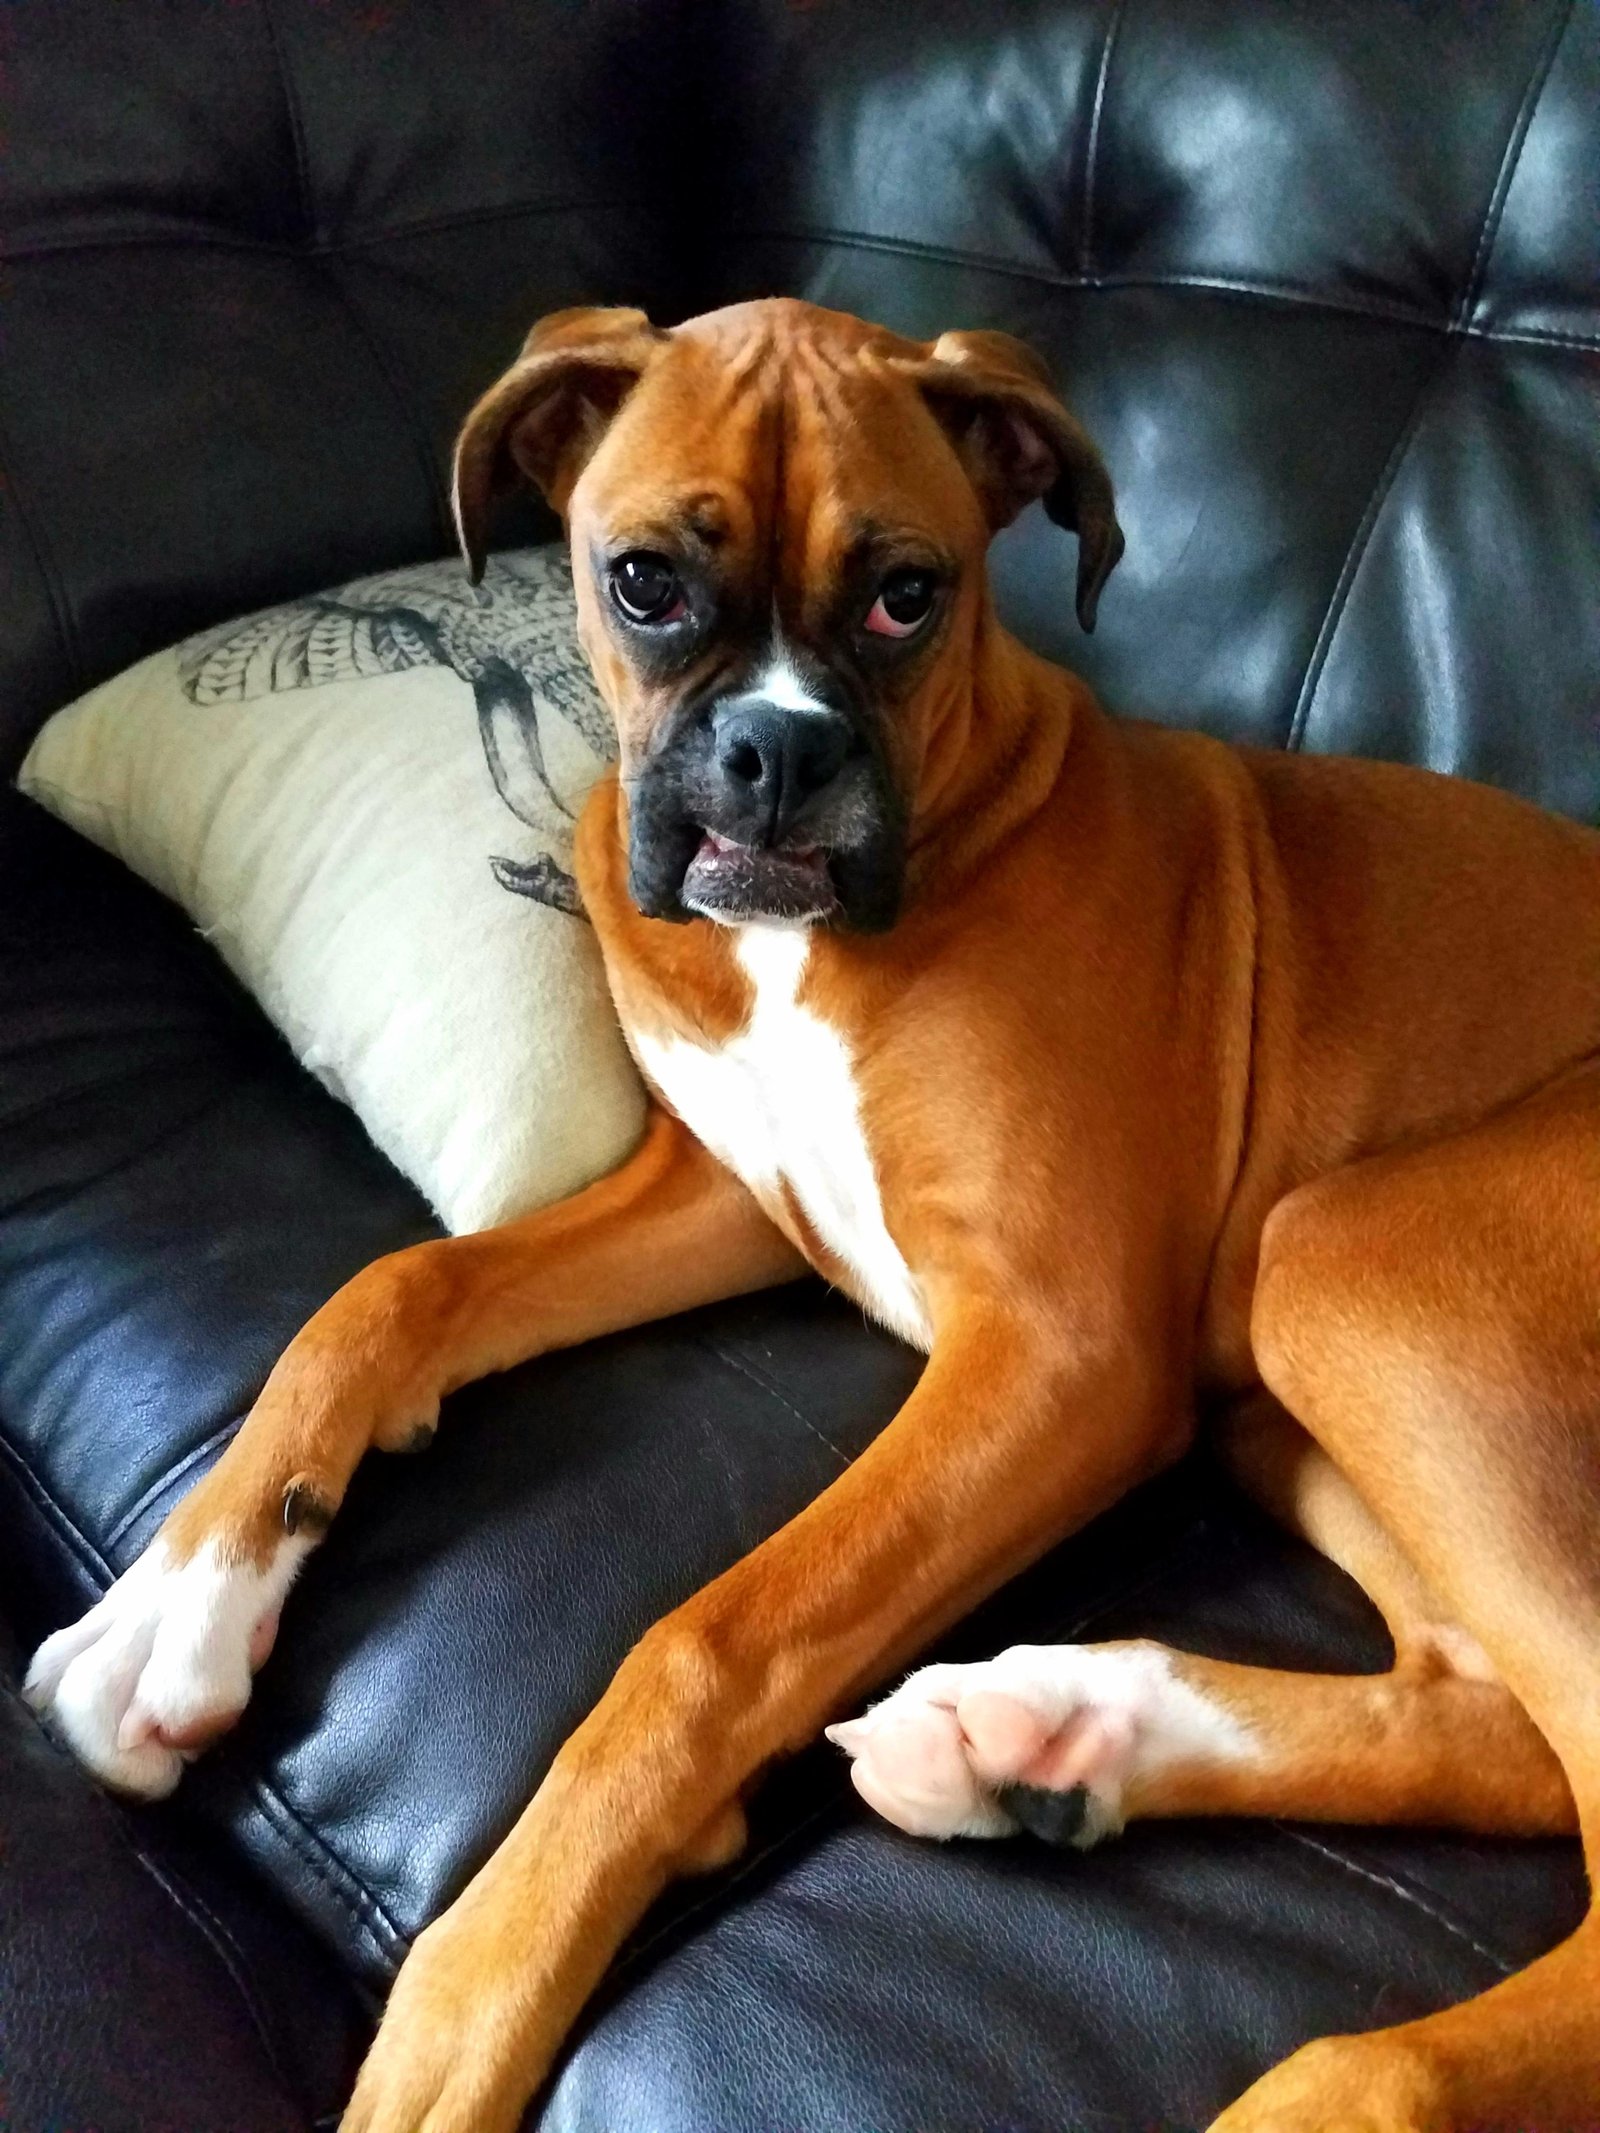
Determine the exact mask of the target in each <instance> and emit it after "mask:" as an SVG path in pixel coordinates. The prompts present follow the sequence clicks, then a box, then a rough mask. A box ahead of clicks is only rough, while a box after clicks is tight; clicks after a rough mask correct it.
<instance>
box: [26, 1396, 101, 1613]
mask: <svg viewBox="0 0 1600 2133" xmlns="http://www.w3.org/2000/svg"><path fill="white" fill-rule="evenodd" d="M0 1458H3V1459H4V1460H5V1461H6V1463H7V1464H8V1465H9V1466H10V1468H11V1470H12V1472H13V1473H14V1474H16V1475H17V1476H18V1477H19V1478H20V1480H21V1481H22V1482H23V1484H24V1486H25V1488H26V1490H27V1492H28V1494H29V1495H30V1496H32V1498H33V1500H34V1503H35V1505H36V1506H37V1508H38V1509H39V1510H41V1511H42V1512H43V1513H44V1515H45V1517H46V1519H47V1520H48V1521H49V1522H50V1523H52V1524H53V1525H55V1526H56V1527H57V1529H58V1530H59V1531H60V1532H62V1533H64V1534H65V1535H66V1537H67V1540H68V1541H69V1542H70V1543H71V1544H72V1546H73V1547H74V1549H75V1551H76V1553H77V1555H78V1557H79V1560H80V1563H81V1565H82V1567H83V1568H84V1569H85V1570H87V1571H88V1572H89V1573H90V1574H91V1576H98V1577H102V1578H104V1580H105V1583H106V1585H107V1586H109V1585H111V1584H113V1583H114V1582H115V1579H116V1572H115V1571H114V1570H113V1569H112V1567H111V1565H110V1563H108V1562H107V1561H106V1558H105V1557H104V1556H103V1555H102V1554H101V1553H100V1550H99V1549H98V1548H97V1547H96V1546H95V1544H94V1542H93V1541H91V1540H90V1538H89V1536H88V1535H87V1534H86V1533H85V1532H84V1531H83V1530H82V1529H81V1527H79V1525H78V1524H77V1522H76V1521H75V1520H74V1519H73V1518H72V1517H70V1516H69V1514H68V1513H67V1512H66V1510H64V1509H63V1507H62V1506H61V1505H60V1504H58V1503H57V1502H56V1500H55V1498H54V1496H52V1495H51V1493H50V1491H49V1490H48V1489H47V1488H46V1487H45V1486H44V1483H43V1482H42V1481H41V1480H40V1479H39V1477H38V1475H37V1474H36V1473H35V1472H34V1471H33V1468H32V1466H31V1465H30V1464H29V1462H28V1461H27V1460H26V1459H25V1458H24V1457H23V1455H22V1453H21V1451H20V1450H19V1449H18V1447H17V1446H16V1445H15V1444H14V1443H13V1442H12V1441H11V1439H10V1437H9V1436H7V1435H6V1434H5V1432H4V1431H3V1430H0ZM96 1597H97V1599H103V1598H104V1597H105V1592H104V1588H102V1590H101V1591H100V1593H98V1594H97V1595H96Z"/></svg>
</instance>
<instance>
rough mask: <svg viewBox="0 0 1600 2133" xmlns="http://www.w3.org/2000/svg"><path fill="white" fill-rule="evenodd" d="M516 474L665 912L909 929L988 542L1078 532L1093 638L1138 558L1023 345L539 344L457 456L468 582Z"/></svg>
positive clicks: (580, 327) (626, 327)
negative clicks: (1031, 520)
mask: <svg viewBox="0 0 1600 2133" xmlns="http://www.w3.org/2000/svg"><path fill="white" fill-rule="evenodd" d="M519 472H520V473H521V474H522V475H524V476H526V477H527V478H528V479H529V480H531V481H532V482H534V483H536V484H537V486H538V487H539V488H540V489H542V490H543V492H544V494H545V495H546V496H547V497H548V498H549V500H550V502H551V503H552V504H553V505H554V507H555V508H556V510H557V511H558V512H560V513H561V515H562V517H563V519H564V520H565V522H566V525H567V531H568V536H569V539H570V541H571V545H572V562H573V575H574V579H575V582H576V585H577V596H578V614H579V627H580V631H581V634H582V637H583V643H584V647H585V650H586V651H587V653H588V656H589V659H590V662H591V664H592V666H593V668H594V672H595V677H596V680H597V681H598V683H599V686H600V689H601V691H602V693H603V695H604V696H605V698H606V701H607V703H608V704H609V706H610V708H611V711H612V714H613V716H614V717H615V719H616V724H617V735H618V740H619V743H620V749H621V760H622V776H623V780H624V785H625V788H626V792H627V796H628V823H629V855H628V857H629V883H630V888H631V891H632V894H633V897H634V899H635V901H636V902H637V904H638V906H639V909H640V910H641V911H643V912H645V913H646V914H647V915H649V916H651V917H656V918H667V919H684V918H689V917H691V916H694V915H696V914H699V915H701V916H704V917H707V918H712V919H717V920H719V921H722V922H724V923H737V922H740V921H744V920H750V919H756V920H761V919H765V920H769V921H773V920H776V921H789V922H800V923H805V922H811V921H817V920H821V921H826V922H829V923H833V924H837V925H843V926H850V927H855V928H859V929H863V930H875V929H881V928H883V927H885V926H888V925H890V924H891V923H892V922H893V920H894V917H895V914H896V912H897V910H898V908H899V902H900V893H901V884H902V877H903V874H904V869H905V855H906V849H907V843H908V839H909V838H910V837H911V836H912V835H913V834H914V832H915V827H916V822H917V817H918V810H919V804H920V802H921V800H922V798H923V795H924V792H925V788H926V786H927V784H928V781H929V780H930V778H932V777H934V776H935V774H936V766H937V765H938V763H939V760H940V756H941V751H942V752H944V753H948V750H949V748H950V746H951V745H954V743H953V741H952V736H955V735H959V734H961V733H964V732H965V730H966V727H965V723H964V722H965V721H966V720H967V719H969V718H970V716H971V715H972V701H971V694H972V692H971V680H972V675H973V671H974V666H975V661H976V654H977V649H978V647H977V635H978V632H979V630H980V629H981V628H983V627H984V626H986V617H987V592H986V588H985V582H984V552H985V550H986V548H987V546H988V542H989V538H990V536H991V535H992V534H993V533H994V531H995V530H996V528H997V527H1000V526H1003V525H1005V524H1006V523H1007V522H1008V521H1009V520H1010V519H1012V518H1014V517H1015V516H1016V514H1017V513H1018V512H1019V511H1020V510H1022V508H1023V507H1024V506H1025V505H1026V504H1028V503H1030V502H1032V501H1033V500H1034V499H1035V498H1036V497H1042V498H1043V500H1044V504H1045V508H1046V510H1047V511H1048V512H1049V513H1050V516H1051V517H1052V518H1053V519H1055V520H1056V521H1057V523H1058V524H1060V525H1063V526H1067V527H1070V528H1072V529H1074V530H1075V531H1076V533H1077V535H1078V589H1077V607H1078V616H1079V619H1080V621H1081V622H1082V624H1083V627H1084V628H1085V629H1092V628H1093V626H1094V612H1095V603H1096V601H1097V600H1098V598H1099V595H1100V589H1101V587H1102V586H1103V585H1104V583H1105V581H1106V578H1107V577H1108V576H1109V575H1110V572H1111V570H1112V569H1113V567H1114V566H1115V564H1116V561H1117V558H1118V556H1119V555H1120V554H1121V552H1122V533H1121V529H1120V528H1119V527H1118V525H1117V520H1116V512H1115V508H1114V505H1113V499H1112V493H1111V483H1110V480H1109V478H1108V476H1107V474H1106V471H1105V468H1104V466H1103V464H1102V463H1101V460H1100V457H1099V455H1098V453H1097V452H1096V451H1095V449H1094V447H1093V445H1092V444H1091V443H1090V442H1089V440H1088V438H1087V437H1086V436H1085V435H1084V433H1083V431H1082V430H1081V429H1080V428H1079V427H1078V425H1077V423H1076V422H1074V420H1073V419H1072V417H1071V416H1070V415H1069V414H1068V413H1067V411H1066V409H1065V408H1064V407H1063V406H1062V405H1061V402H1060V401H1059V400H1058V399H1057V398H1056V395H1055V393H1054V392H1053V390H1052V388H1051V385H1050V381H1049V379H1048V377H1047V375H1046V373H1045V371H1044V369H1043V366H1042V365H1041V364H1040V362H1039V361H1038V359H1037V358H1036V357H1035V356H1034V355H1033V354H1032V353H1031V351H1030V350H1029V349H1027V348H1026V347H1024V346H1023V344H1022V343H1021V342H1020V341H1014V340H1012V339H1011V338H1010V337H1009V336H1008V335H1006V334H1000V333H946V334H942V335H941V336H940V337H939V339H938V340H937V341H934V342H931V343H922V342H916V341H908V340H902V339H901V338H899V336H897V335H895V334H892V333H888V332H885V331H884V330H882V329H881V328H879V327H875V326H868V325H864V324H863V323H862V322H861V321H860V320H859V319H854V318H847V317H845V316H843V315H841V314H840V313H838V312H832V311H823V310H819V309H818V308H816V307H815V306H814V305H810V304H802V303H796V302H791V301H788V300H773V301H769V302H762V303H753V304H742V305H738V306H735V307H734V308H732V309H729V310H726V311H718V312H712V313H710V314H708V315H707V316H706V317H704V318H698V319H692V320H690V321H689V323H688V324H686V325H683V326H679V327H677V328H675V329H674V330H672V331H670V332H664V331H661V330H659V329H658V328H656V327H653V326H652V325H651V324H650V323H649V321H648V320H647V319H646V318H645V317H644V315H643V313H641V312H638V311H563V312H558V313H556V314H555V315H554V316H553V317H550V318H546V319H543V320H541V321H540V323H539V324H538V325H537V326H535V327H534V329H533V331H532V333H531V334H530V335H529V336H528V340H527V343H526V345H525V346H524V348H523V351H522V354H521V356H520V358H519V359H518V361H517V362H516V363H515V364H514V365H513V366H512V368H511V369H510V370H509V371H508V372H507V373H506V375H505V376H504V377H503V378H501V379H500V380H499V382H498V383H497V384H496V385H494V386H493V387H492V388H491V389H490V391H489V392H488V393H486V394H485V396H484V397H483V399H482V400H481V401H479V403H478V405H477V406H476V407H475V408H474V409H473V411H472V413H471V414H470V415H469V416H468V418H467V422H466V425H465V427H464V428H463V430H462V433H461V437H460V441H459V443H458V445H457V448H456V466H455V504H456V519H457V525H458V528H459V530H460V535H461V543H462V547H463V549H464V550H465V552H466V555H467V558H468V561H469V563H470V565H471V567H472V570H473V573H474V575H475V576H476V574H477V573H478V572H479V570H481V567H482V562H483V553H484V545H485V539H486V522H487V518H488V513H489V509H490V506H491V504H492V501H493V498H494V496H495V494H496V492H497V491H498V490H500V489H501V488H503V487H505V486H508V485H509V484H510V483H511V482H513V481H514V480H515V478H516V476H517V475H518V473H519Z"/></svg>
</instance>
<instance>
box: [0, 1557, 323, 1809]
mask: <svg viewBox="0 0 1600 2133" xmlns="http://www.w3.org/2000/svg"><path fill="white" fill-rule="evenodd" d="M306 1546H307V1544H306V1543H305V1542H303V1541H294V1540H288V1539H285V1540H283V1541H281V1542H280V1543H279V1545H278V1549H277V1552H276V1554H275V1555H274V1557H273V1560H272V1561H271V1563H269V1564H268V1566H267V1568H266V1569H265V1570H262V1569H259V1568H257V1567H256V1566H255V1565H254V1564H253V1563H249V1562H237V1563H227V1562H224V1561H222V1560H221V1559H220V1557H219V1554H218V1551H217V1549H216V1547H215V1545H214V1544H208V1545H207V1546H206V1547H203V1548H201V1549H200V1550H198V1551H197V1553H196V1554H195V1555H194V1556H192V1557H191V1558H190V1559H189V1561H187V1562H186V1563H182V1564H175V1563H173V1562H172V1560H171V1559H170V1557H169V1555H168V1553H167V1550H166V1548H165V1546H164V1545H163V1543H162V1542H160V1541H159V1540H158V1541H156V1542H155V1543H154V1545H153V1546H151V1547H150V1548H149V1549H147V1550H146V1552H145V1553H144V1554H143V1555H142V1556H140V1558H139V1560H138V1561H137V1562H136V1563H135V1564H134V1565H133V1567H132V1568H131V1569H130V1570H127V1571H125V1572H124V1573H123V1575H122V1576H121V1577H120V1578H118V1579H117V1581H116V1583H115V1584H114V1585H113V1586H112V1587H111V1589H110V1590H109V1591H108V1592H107V1593H106V1595H105V1597H104V1598H103V1599H102V1600H101V1601H100V1602H99V1603H98V1604H97V1605H96V1606H94V1607H92V1608H90V1610H89V1612H88V1613H87V1614H86V1615H85V1616H84V1617H83V1618H82V1620H81V1621H78V1622H74V1623H72V1624H71V1625H70V1626H69V1627H68V1628H66V1629H63V1630H58V1631H57V1632H56V1634H55V1635H54V1636H53V1637H50V1638H48V1639H47V1640H46V1641H45V1642H44V1643H43V1644H42V1645H40V1647H39V1649H38V1651H37V1652H36V1653H35V1654H34V1659H33V1664H32V1666H31V1667H30V1668H29V1669H28V1678H27V1680H26V1682H25V1683H24V1685H23V1693H24V1694H25V1695H26V1697H27V1699H28V1702H29V1703H30V1704H31V1705H32V1706H33V1708H34V1709H35V1710H36V1711H38V1712H39V1713H40V1715H41V1716H43V1717H45V1718H48V1719H49V1721H50V1722H51V1724H52V1725H53V1727H54V1728H55V1730H56V1731H57V1732H58V1733H59V1734H60V1735H61V1736H62V1738H63V1739H64V1740H65V1741H66V1743H67V1745H68V1746H69V1747H70V1748H71V1749H72V1751H73V1753H74V1754H75V1755H76V1756H77V1757H78V1759H79V1760H80V1762H83V1763H85V1764H87V1765H88V1767H89V1768H90V1769H91V1770H92V1771H94V1773H95V1774H96V1776H97V1777H99V1778H100V1779H101V1780H102V1781H103V1782H104V1783H105V1784H107V1785H110V1786H112V1787H114V1788H115V1789H116V1790H117V1791H119V1792H130V1793H136V1794H138V1795H140V1796H141V1797H143V1798H145V1799H159V1798H160V1797H161V1796H162V1795H163V1794H165V1793H168V1792H170V1791H171V1790H172V1788H173V1786H174V1785H176V1784H177V1782H178V1779H179V1777H180V1776H181V1775H182V1772H183V1766H184V1764H185V1763H186V1762H188V1761H189V1760H191V1758H192V1757H193V1756H195V1755H196V1754H198V1753H199V1751H200V1750H201V1749H202V1748H203V1747H205V1746H207V1745H208V1744H209V1743H210V1742H211V1741H212V1740H214V1739H215V1738H216V1737H217V1735H218V1734H219V1733H223V1732H225V1731H226V1730H227V1728H228V1727H229V1726H231V1725H232V1724H233V1723H234V1722H235V1720H236V1719H237V1718H238V1717H239V1715H240V1713H241V1712H242V1711H243V1710H244V1707H245V1705H246V1704H247V1703H248V1702H249V1700H250V1680H251V1675H252V1674H253V1672H254V1670H255V1669H256V1667H258V1666H260V1665H261V1664H262V1663H263V1662H264V1660H265V1659H266V1656H267V1654H268V1653H269V1652H270V1651H271V1649H272V1641H273V1638H274V1636H275V1635H276V1632H277V1625H278V1614H279V1610H280V1609H281V1608H282V1605H283V1600H284V1595H285V1594H286V1593H287V1591H288V1589H289V1585H290V1583H291V1581H292V1579H293V1577H294V1573H295V1571H296V1570H297V1569H298V1567H299V1565H300V1562H301V1560H302V1559H303V1557H304V1555H305V1553H306Z"/></svg>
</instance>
